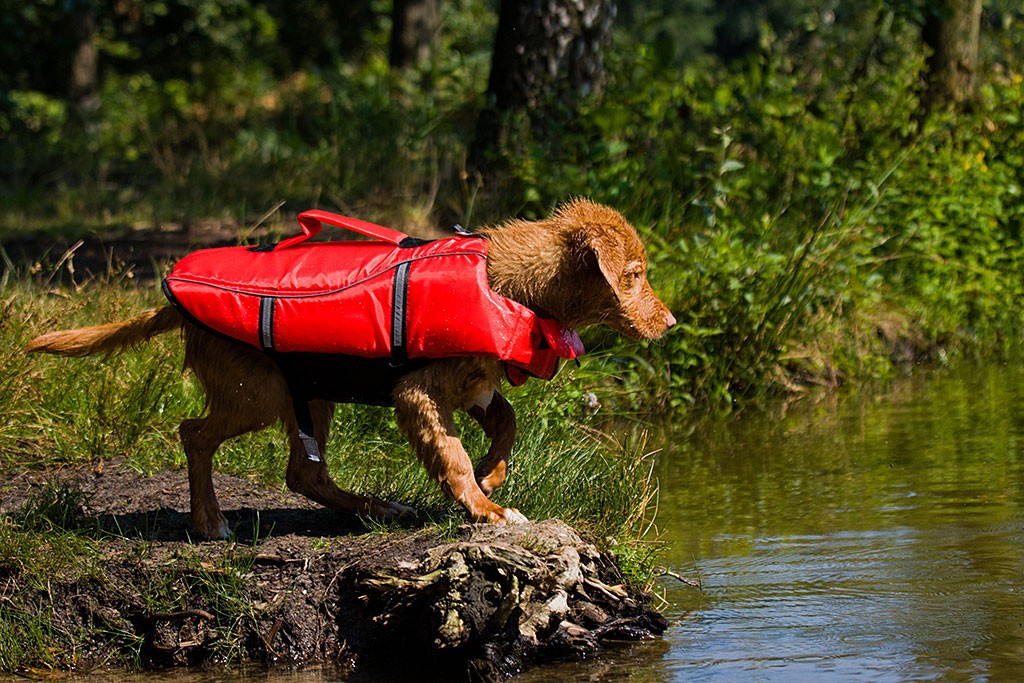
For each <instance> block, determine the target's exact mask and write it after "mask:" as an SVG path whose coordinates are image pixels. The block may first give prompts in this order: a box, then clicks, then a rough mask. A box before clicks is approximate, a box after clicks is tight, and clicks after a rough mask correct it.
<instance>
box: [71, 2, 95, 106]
mask: <svg viewBox="0 0 1024 683" xmlns="http://www.w3.org/2000/svg"><path fill="white" fill-rule="evenodd" d="M72 21H73V22H74V33H75V39H76V41H77V43H78V44H77V45H76V47H75V52H74V54H73V55H72V56H71V74H70V78H69V83H68V89H69V95H70V97H71V104H72V106H73V107H74V110H75V111H76V112H77V113H78V115H79V116H80V117H82V118H86V117H88V115H89V114H90V113H92V112H93V111H94V110H95V109H96V107H97V106H99V98H98V92H99V52H98V50H97V49H96V17H95V14H94V13H93V8H92V3H91V2H77V3H74V11H73V14H72Z"/></svg>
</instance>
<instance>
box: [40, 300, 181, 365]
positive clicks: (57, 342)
mask: <svg viewBox="0 0 1024 683" xmlns="http://www.w3.org/2000/svg"><path fill="white" fill-rule="evenodd" d="M184 322H185V320H184V318H182V317H181V314H180V313H178V311H176V310H175V309H174V308H172V307H170V306H164V307H163V308H154V309H152V310H149V311H146V312H145V313H143V314H141V315H137V316H135V317H134V318H132V319H131V320H123V321H121V322H117V323H107V324H106V325H96V326H94V327H82V328H79V329H77V330H59V331H57V332H47V333H46V334H44V335H40V336H38V337H36V338H35V339H33V340H32V341H30V342H29V343H28V344H27V345H26V346H25V352H26V353H35V352H42V353H54V354H57V355H59V356H90V355H92V354H96V353H113V352H115V351H121V350H122V349H126V348H128V347H130V346H137V345H138V344H141V343H142V342H144V341H147V340H148V339H150V338H151V337H155V336H156V335H158V334H163V333H164V332H170V331H171V330H174V329H178V328H180V327H181V326H182V325H183V324H184Z"/></svg>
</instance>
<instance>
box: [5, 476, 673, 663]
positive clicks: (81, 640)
mask: <svg viewBox="0 0 1024 683" xmlns="http://www.w3.org/2000/svg"><path fill="white" fill-rule="evenodd" d="M55 479H60V480H63V481H71V482H75V483H74V484H73V487H74V488H75V490H80V491H81V492H82V494H84V496H83V497H84V499H85V500H86V501H87V503H86V504H85V506H84V508H83V509H82V510H81V514H80V515H78V516H77V518H76V525H77V528H78V531H77V532H76V533H80V534H81V533H84V534H87V535H88V536H89V537H90V539H91V543H93V544H94V545H95V546H96V547H97V548H98V549H99V552H98V554H97V558H96V559H95V562H96V566H95V567H93V568H92V569H91V570H90V571H88V572H84V573H83V572H81V571H78V572H67V575H66V576H52V577H47V581H46V582H45V589H42V588H39V587H38V585H39V583H40V582H31V581H28V580H27V578H28V577H24V576H19V575H18V569H17V566H15V565H12V564H11V563H9V562H8V566H3V563H0V605H4V606H6V607H7V608H10V609H18V610H36V611H38V610H44V611H47V612H52V614H53V619H54V622H55V625H56V627H57V630H58V631H59V632H61V633H65V634H74V636H73V637H74V638H75V639H76V641H77V642H76V643H75V647H76V656H77V657H78V659H79V661H80V664H81V665H85V666H89V665H99V664H102V665H104V666H110V665H115V666H117V665H126V664H127V665H133V666H142V667H167V666H183V665H199V664H207V663H211V662H218V661H225V660H229V659H244V660H256V661H265V662H279V663H290V664H306V663H312V662H328V663H331V664H332V665H336V666H341V667H343V668H346V667H347V668H361V669H364V670H373V669H374V668H376V667H385V668H389V669H390V668H394V667H395V666H399V667H402V666H408V667H410V668H411V669H413V670H417V669H421V667H422V666H424V664H427V663H429V665H430V666H431V670H432V671H436V672H443V671H450V672H451V673H452V674H453V675H458V676H459V677H465V676H467V675H468V676H469V678H470V679H471V680H501V679H505V678H508V677H509V676H512V675H514V674H515V673H517V672H520V671H522V670H523V669H525V668H526V667H529V666H532V665H535V664H537V663H540V662H544V661H550V660H555V659H565V658H580V657H591V656H595V655H598V654H599V653H600V651H601V649H602V648H603V647H605V646H606V645H608V644H609V643H612V642H615V641H620V640H636V639H645V638H655V637H657V636H658V635H659V634H660V633H661V632H662V631H663V630H664V629H665V627H666V623H665V621H664V619H663V618H662V617H661V616H660V615H659V614H657V613H656V612H655V611H653V610H652V609H651V608H650V607H649V606H648V604H647V600H646V597H645V596H644V595H642V594H639V593H637V592H636V591H634V590H633V589H631V588H629V587H628V586H627V585H626V582H625V580H624V578H623V576H622V574H621V572H620V571H619V570H618V568H617V567H616V566H615V563H614V561H613V559H612V557H611V556H610V555H608V554H606V553H603V552H600V551H599V550H598V548H597V547H596V546H595V545H594V544H593V543H591V542H589V541H588V540H587V539H584V538H581V536H580V535H579V534H578V533H577V532H576V531H575V530H573V529H572V528H570V527H569V526H567V525H566V524H564V523H562V522H560V521H558V520H548V521H545V522H537V523H531V524H527V525H521V526H511V527H497V526H493V525H463V526H461V527H459V528H457V529H456V530H455V531H454V532H453V531H448V532H442V531H440V530H438V529H436V528H432V529H410V530H400V531H389V532H386V533H383V532H367V531H366V529H365V528H364V527H363V526H362V525H361V524H360V523H359V522H358V521H357V520H353V519H351V518H348V517H345V516H343V515H340V514H338V513H335V512H332V511H329V510H325V509H322V508H319V507H317V506H315V505H313V504H311V503H309V502H308V501H306V500H305V499H303V498H301V497H298V496H294V495H292V494H289V493H287V492H282V491H277V490H268V489H266V488H262V487H260V486H258V485H256V484H255V483H253V482H251V481H248V480H246V479H241V478H237V477H231V476H227V475H218V476H217V477H216V484H217V492H218V496H219V498H220V500H221V504H222V507H223V509H224V510H225V514H226V516H227V517H228V521H229V522H230V524H231V526H232V529H234V530H235V531H236V533H237V535H238V536H237V539H236V541H235V542H193V541H192V540H190V537H189V519H188V512H187V510H188V487H187V483H186V481H185V474H184V472H179V471H166V472H159V473H157V474H155V475H153V476H144V475H141V474H139V473H137V472H135V471H133V470H132V469H130V468H129V467H128V466H126V465H124V464H116V463H115V464H111V463H105V464H99V465H96V466H94V467H91V468H89V469H82V470H77V471H64V472H60V473H56V474H55V473H45V474H42V473H38V472H35V473H22V474H18V475H14V476H10V475H9V476H7V477H4V480H3V484H2V485H0V514H4V515H13V516H14V518H16V515H17V511H18V510H19V509H20V508H21V507H22V506H23V505H24V503H25V501H26V500H28V498H27V496H29V495H30V493H31V492H32V491H38V490H39V489H40V488H41V487H42V486H44V485H45V484H46V483H47V482H51V483H52V482H53V481H54V480H55ZM79 569H81V568H79ZM75 573H77V574H81V575H80V576H73V575H72V574H75ZM33 583H34V584H35V585H36V586H37V587H36V588H29V586H30V585H32V584H33ZM396 654H397V655H400V656H396Z"/></svg>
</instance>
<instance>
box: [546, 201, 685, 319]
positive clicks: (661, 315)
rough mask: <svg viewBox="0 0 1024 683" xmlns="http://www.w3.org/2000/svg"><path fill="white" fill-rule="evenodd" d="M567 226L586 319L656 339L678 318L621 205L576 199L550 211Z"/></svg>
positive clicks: (579, 300)
mask: <svg viewBox="0 0 1024 683" xmlns="http://www.w3.org/2000/svg"><path fill="white" fill-rule="evenodd" d="M550 220H551V221H553V222H554V223H555V224H556V225H558V228H559V229H560V230H563V231H565V232H566V234H567V236H568V239H569V241H570V245H571V246H570V252H571V253H572V254H573V260H574V263H573V267H574V269H575V270H576V274H577V276H578V277H575V278H574V280H576V281H577V282H578V286H579V291H578V292H576V295H575V296H574V297H573V298H574V299H575V300H576V305H577V306H578V307H579V313H580V315H581V317H583V318H584V319H585V322H586V323H601V324H605V325H608V326H609V327H611V328H612V329H614V330H616V331H618V332H621V333H622V334H625V335H627V336H630V337H633V338H635V339H657V338H658V337H660V336H661V335H663V334H665V332H666V331H667V330H668V329H669V328H670V327H672V326H673V325H675V323H676V319H675V317H673V316H672V313H671V312H670V311H669V310H668V307H667V306H665V304H664V303H662V302H661V300H660V299H659V298H658V297H657V295H656V294H655V293H654V290H653V289H651V285H650V283H649V282H648V281H647V254H646V252H645V251H644V245H643V243H642V242H641V241H640V236H639V235H638V234H637V232H636V229H635V228H634V227H633V226H632V225H630V224H629V222H628V221H627V220H626V219H625V218H624V217H623V216H622V214H620V213H619V212H618V211H615V210H614V209H611V208H609V207H607V206H603V205H601V204H595V203H594V202H591V201H588V200H585V199H577V200H574V201H571V202H569V203H567V204H564V205H562V206H561V207H559V209H558V210H557V211H556V212H555V213H554V214H553V215H552V216H551V219H550Z"/></svg>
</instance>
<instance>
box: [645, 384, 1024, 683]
mask: <svg viewBox="0 0 1024 683" xmlns="http://www.w3.org/2000/svg"><path fill="white" fill-rule="evenodd" d="M1022 381H1024V370H1022V369H1021V368H1006V367H999V368H992V369H989V370H985V371H982V370H977V369H972V370H971V371H969V372H963V373H958V374H945V373H941V374H938V373H936V374H931V375H928V376H926V377H924V378H917V379H914V380H908V381H905V382H901V383H900V384H899V385H897V386H896V387H894V388H893V390H892V391H891V392H888V393H886V394H883V395H881V396H876V397H874V398H873V399H870V400H869V399H863V398H858V397H854V396H848V397H843V398H842V399H840V400H838V401H833V402H830V403H828V404H819V405H817V406H802V407H799V408H798V409H796V410H793V411H790V413H789V414H788V415H787V416H785V417H784V418H782V419H779V418H778V417H775V418H772V417H768V416H749V415H748V416H745V417H744V418H742V419H740V420H736V421H733V422H731V423H728V424H725V423H717V424H714V425H710V426H707V427H704V428H702V429H699V430H697V431H696V432H694V433H693V434H688V435H677V436H676V437H674V438H673V439H671V441H672V443H670V445H669V447H668V450H667V451H666V453H665V454H664V456H663V457H662V460H661V462H660V466H659V470H658V472H659V476H660V479H661V491H662V495H661V508H660V514H659V517H658V522H659V527H660V528H661V530H662V532H663V534H664V538H665V540H667V541H669V542H670V543H671V545H672V550H671V551H670V554H669V557H668V558H667V560H668V562H669V563H670V564H672V565H673V567H674V569H676V570H678V571H680V572H681V573H684V574H691V575H697V576H699V578H701V580H702V581H703V591H695V590H692V589H686V588H683V587H681V586H675V585H671V584H665V586H664V587H665V590H666V592H667V597H668V599H669V600H670V601H671V602H672V603H673V607H672V608H671V615H670V616H671V617H672V618H673V620H674V622H675V625H674V627H673V628H672V630H671V632H670V633H669V634H668V639H669V642H670V649H669V651H668V652H667V653H665V655H664V656H663V657H662V658H660V659H659V660H658V661H650V662H648V663H647V665H648V666H650V667H651V669H652V671H651V675H650V676H649V677H648V678H649V679H650V680H681V679H684V678H685V679H686V680H721V681H726V680H734V679H737V678H739V679H750V678H755V679H758V680H786V681H792V680H801V679H802V680H820V679H822V678H826V679H828V680H845V679H854V678H858V679H866V680H892V681H904V680H911V679H914V680H920V679H927V678H940V677H941V678H944V679H952V680H1000V679H1012V680H1016V679H1018V678H1019V677H1020V676H1021V675H1022V674H1024V594H1022V593H1024V581H1022V578H1024V465H1022V460H1024V404H1022V402H1021V401H1020V399H1021V397H1022V394H1024V386H1022Z"/></svg>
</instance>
